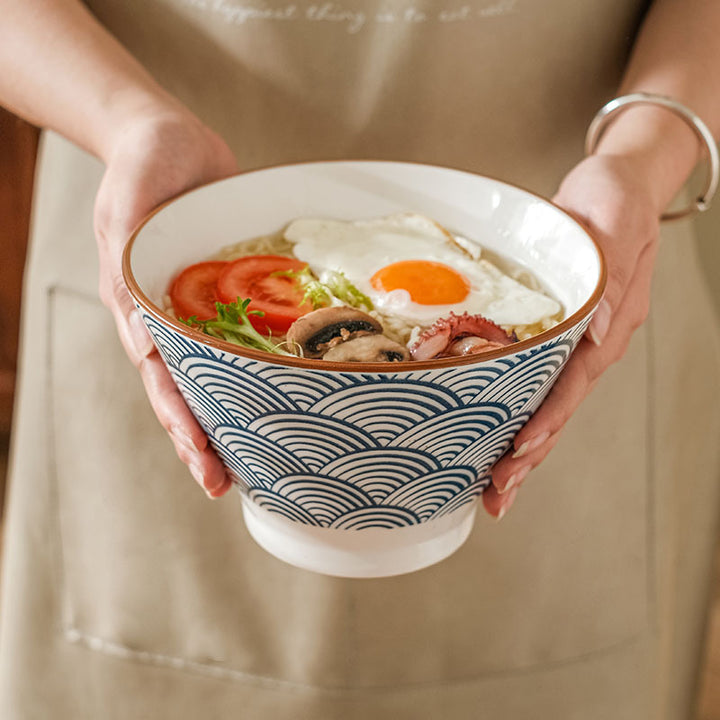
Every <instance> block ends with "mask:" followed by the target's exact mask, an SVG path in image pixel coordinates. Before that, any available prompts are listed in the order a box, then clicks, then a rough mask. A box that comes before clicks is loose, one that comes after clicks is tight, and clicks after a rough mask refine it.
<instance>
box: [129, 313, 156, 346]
mask: <svg viewBox="0 0 720 720" xmlns="http://www.w3.org/2000/svg"><path fill="white" fill-rule="evenodd" d="M128 324H129V325H130V336H131V337H132V341H133V344H134V345H135V350H136V351H137V353H138V355H140V356H141V357H146V356H147V355H149V354H150V352H151V351H152V348H153V341H152V338H151V337H150V334H149V333H148V331H147V328H146V327H145V323H144V322H143V321H142V318H141V317H140V313H139V312H138V311H137V310H133V311H132V312H131V313H130V317H129V318H128Z"/></svg>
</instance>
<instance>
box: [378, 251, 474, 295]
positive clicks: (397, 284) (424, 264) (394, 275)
mask: <svg viewBox="0 0 720 720" xmlns="http://www.w3.org/2000/svg"><path fill="white" fill-rule="evenodd" d="M370 284H371V285H372V286H373V287H374V288H375V289H376V290H383V291H385V292H391V291H392V290H398V289H402V290H407V292H408V293H410V297H411V298H412V301H413V302H416V303H418V304H419V305H451V304H453V303H458V302H461V301H463V300H464V299H465V298H466V297H467V296H468V293H469V292H470V283H469V282H468V280H467V279H466V278H465V277H464V276H462V275H461V274H460V273H459V272H457V271H456V270H453V269H452V268H451V267H449V266H448V265H443V264H442V263H439V262H431V261H429V260H402V261H400V262H396V263H392V264H391V265H386V266H385V267H384V268H380V270H378V271H377V272H376V273H375V274H374V275H373V276H372V277H371V278H370Z"/></svg>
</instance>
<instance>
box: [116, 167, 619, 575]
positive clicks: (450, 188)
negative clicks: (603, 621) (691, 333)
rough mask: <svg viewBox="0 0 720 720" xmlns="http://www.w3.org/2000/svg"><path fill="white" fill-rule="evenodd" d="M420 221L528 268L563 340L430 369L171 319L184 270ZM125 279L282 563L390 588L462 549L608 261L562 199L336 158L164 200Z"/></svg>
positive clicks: (471, 177)
mask: <svg viewBox="0 0 720 720" xmlns="http://www.w3.org/2000/svg"><path fill="white" fill-rule="evenodd" d="M396 212H417V213H421V214H423V215H427V216H429V217H432V218H434V219H435V220H437V221H438V222H440V223H441V224H443V225H444V226H445V227H447V228H449V229H451V230H452V231H454V232H456V233H459V234H460V235H463V236H464V237H466V238H469V239H471V240H474V241H477V242H478V243H480V244H481V245H482V246H485V247H487V248H489V249H490V250H492V251H494V252H497V253H500V254H501V255H504V256H505V257H507V258H510V259H511V260H513V261H515V262H518V263H520V264H522V265H524V266H526V267H527V268H529V269H530V270H531V271H532V272H533V273H534V274H535V275H536V276H537V277H538V278H540V279H541V281H542V283H544V284H545V286H546V287H547V289H548V290H549V292H550V293H551V294H552V295H553V296H555V298H556V299H558V300H559V301H560V302H561V303H562V304H563V306H564V308H565V319H564V320H563V321H562V322H561V323H560V324H559V325H557V326H556V327H554V328H553V329H552V330H550V331H547V332H544V333H542V334H540V335H537V336H535V337H533V338H532V339H529V340H524V341H521V342H518V343H516V344H513V345H511V346H508V347H506V348H504V349H502V350H498V351H493V352H490V353H486V354H482V355H475V356H465V357H462V358H454V359H439V360H430V361H427V362H403V363H391V364H389V363H386V364H379V363H374V364H370V363H368V364H362V365H359V364H341V363H329V362H326V361H321V360H306V359H302V358H285V357H282V356H275V355H269V354H264V353H261V352H258V351H254V350H250V349H243V348H240V347H238V346H235V345H231V344H228V343H225V342H223V341H220V340H215V339H213V338H211V337H209V336H206V335H203V334H201V333H200V332H198V331H195V330H193V329H191V328H189V327H187V326H185V325H183V324H182V323H180V322H178V321H176V320H175V319H173V318H172V317H170V316H168V315H167V314H166V313H164V312H163V310H162V307H163V296H164V295H165V293H166V291H167V287H168V284H169V282H170V280H171V278H173V277H174V276H175V274H176V273H177V272H178V271H179V270H180V269H182V268H183V267H185V266H187V265H189V264H191V263H194V262H198V261H200V260H203V259H205V258H207V257H209V256H211V255H213V254H214V253H215V252H216V251H218V250H219V249H220V248H221V247H223V246H226V245H229V244H233V243H237V242H238V241H240V240H243V239H249V238H253V237H256V236H259V235H265V234H268V233H270V232H274V231H276V230H279V229H280V228H282V226H283V225H284V224H285V223H287V222H288V221H290V220H292V219H294V218H298V217H302V216H321V217H332V218H336V219H348V220H355V219H361V218H376V217H381V216H384V215H389V214H392V213H396ZM123 270H124V275H125V280H126V282H127V285H128V287H129V289H130V292H131V294H132V296H133V298H134V300H135V302H136V304H137V306H138V308H139V309H140V312H141V315H142V317H143V319H144V321H145V323H146V325H147V327H148V329H149V331H150V333H151V335H152V337H153V339H154V341H155V343H156V345H157V347H158V350H159V351H160V354H161V355H162V357H163V359H164V361H165V363H166V364H167V367H168V369H169V371H170V373H171V375H172V376H173V378H174V380H175V382H176V383H177V386H178V387H179V389H180V391H181V392H182V395H183V397H184V398H185V400H186V401H187V403H188V405H189V406H190V408H191V410H192V411H193V413H194V414H195V416H196V417H197V419H198V420H199V421H200V423H201V425H202V426H203V428H204V429H205V431H206V432H207V434H208V436H209V438H210V442H211V443H212V445H213V447H214V448H215V450H216V451H217V452H218V454H219V455H220V457H221V458H222V459H223V460H224V462H225V463H226V465H227V467H228V468H229V469H230V470H231V472H232V474H233V476H234V477H235V478H236V481H237V487H238V488H239V490H240V491H241V493H242V503H243V513H244V518H245V522H246V525H247V528H248V530H249V531H250V534H251V535H252V536H253V538H254V539H255V540H256V541H257V542H258V543H259V544H260V545H261V546H262V547H264V548H265V549H266V550H268V551H269V552H270V553H272V554H273V555H275V556H277V557H279V558H281V559H282V560H285V561H287V562H289V563H292V564H294V565H297V566H299V567H303V568H306V569H309V570H313V571H316V572H321V573H327V574H331V575H340V576H346V577H380V576H386V575H394V574H399V573H404V572H410V571H413V570H417V569H419V568H422V567H425V566H427V565H430V564H432V563H435V562H437V561H439V560H441V559H443V558H445V557H447V556H448V555H449V554H451V553H452V552H454V551H455V550H456V549H457V548H458V547H459V546H460V545H461V544H462V543H463V542H464V541H465V539H466V538H467V536H468V534H469V533H470V530H471V528H472V525H473V521H474V516H475V511H476V506H477V500H478V497H479V495H480V494H481V493H482V492H483V490H484V489H485V488H486V487H487V486H488V484H489V483H490V476H489V470H490V468H491V467H492V465H493V464H494V463H495V462H496V461H497V459H498V458H499V457H500V456H501V455H502V454H503V453H504V452H505V451H506V450H507V449H508V448H509V447H510V445H511V443H512V441H513V438H514V437H515V435H516V434H517V432H518V431H519V430H520V428H521V427H522V426H523V425H524V423H525V422H527V420H528V418H529V417H530V416H531V415H532V413H533V412H534V411H535V409H536V408H537V407H538V406H539V405H540V403H541V402H542V400H543V398H544V397H545V396H546V394H547V393H548V391H549V390H550V388H551V386H552V384H553V382H554V381H555V380H556V378H557V376H558V373H559V372H560V371H561V369H562V367H563V365H564V364H565V363H566V361H567V360H568V358H569V356H570V354H571V353H572V352H573V349H574V348H575V346H576V345H577V343H578V342H579V340H580V338H581V337H582V335H583V333H584V331H585V329H586V327H587V324H588V323H589V321H590V318H591V315H592V313H593V311H594V309H595V307H596V305H597V303H598V301H599V299H600V296H601V294H602V291H603V287H604V279H605V270H604V264H603V260H602V257H601V253H600V251H599V249H598V247H597V246H596V244H595V242H594V241H593V239H592V238H591V237H590V235H589V234H588V233H587V231H586V230H585V229H584V228H583V227H582V226H581V225H580V224H578V223H577V222H576V221H575V220H573V219H572V218H571V217H570V216H569V215H567V214H566V213H565V212H563V211H561V210H560V209H559V208H557V207H555V206H554V205H552V204H551V203H550V202H548V201H546V200H544V199H542V198H540V197H538V196H536V195H533V194H531V193H529V192H526V191H524V190H521V189H519V188H517V187H514V186H511V185H508V184H506V183H503V182H499V181H497V180H493V179H490V178H487V177H482V176H479V175H475V174H471V173H468V172H462V171H458V170H453V169H448V168H443V167H436V166H428V165H419V164H413V163H397V162H374V161H348V162H345V161H337V162H318V163H305V164H297V165H289V166H281V167H273V168H268V169H263V170H257V171H253V172H248V173H245V174H241V175H237V176H235V177H232V178H229V179H227V180H223V181H220V182H216V183H213V184H211V185H208V186H205V187H202V188H199V189H197V190H194V191H192V192H189V193H187V194H185V195H182V196H181V197H179V198H177V199H175V200H173V201H171V202H170V203H168V204H166V205H164V206H163V207H162V208H160V209H159V210H158V211H156V212H155V213H154V214H153V215H151V216H150V217H149V218H148V219H147V220H146V221H145V222H144V223H143V224H142V225H141V226H140V228H139V229H138V230H137V231H136V232H135V234H134V235H133V237H132V238H131V240H130V242H129V243H128V245H127V248H126V251H125V255H124V259H123Z"/></svg>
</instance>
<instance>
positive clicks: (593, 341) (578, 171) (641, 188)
mask: <svg viewBox="0 0 720 720" xmlns="http://www.w3.org/2000/svg"><path fill="white" fill-rule="evenodd" d="M554 202H555V203H557V204H558V205H559V206H560V207H562V208H564V209H565V210H567V211H568V212H569V213H571V214H572V215H573V216H575V217H576V218H578V220H580V222H582V223H583V224H584V225H585V226H586V227H587V228H588V229H589V231H590V232H591V233H592V235H593V236H594V237H595V239H596V240H597V241H598V243H599V245H600V246H601V248H602V251H603V253H604V255H605V261H606V264H607V273H608V276H607V287H606V290H605V293H604V295H603V299H602V300H601V301H600V304H599V305H598V308H597V311H596V313H595V316H594V317H593V319H592V322H591V323H590V326H589V328H588V331H587V332H586V334H585V336H584V337H583V339H582V340H581V341H580V343H579V344H578V346H577V348H576V350H575V352H574V353H573V355H572V356H571V358H570V360H569V361H568V363H567V365H566V366H565V368H564V370H563V372H562V373H561V374H560V377H559V378H558V380H557V382H556V383H555V385H554V387H553V388H552V390H551V391H550V393H549V394H548V396H547V398H546V399H545V401H544V402H543V404H542V405H541V406H540V407H539V408H538V410H537V411H536V413H535V414H534V415H533V417H532V418H531V419H530V420H529V421H528V423H527V424H526V425H525V427H523V428H522V430H521V431H520V432H519V433H518V435H517V437H516V438H515V441H514V446H513V447H512V448H511V449H510V450H509V451H508V453H506V454H505V455H504V456H503V457H502V458H501V459H500V460H499V461H498V463H497V464H496V465H495V467H494V468H493V471H492V485H490V486H489V487H488V489H487V490H486V491H485V492H484V493H483V496H482V497H483V504H484V506H485V509H486V510H487V512H488V513H489V514H490V515H493V516H495V517H497V518H502V516H503V515H504V514H505V513H506V512H507V510H509V508H510V507H511V505H512V504H513V502H514V500H515V496H516V494H517V491H518V488H519V487H520V486H521V485H522V483H523V481H524V479H525V477H526V476H527V475H528V473H529V472H530V471H531V470H532V469H534V468H535V467H537V466H538V465H539V464H540V463H541V462H542V461H543V459H544V458H545V457H546V456H547V454H548V453H549V452H550V450H552V448H553V447H554V446H555V444H556V443H557V441H558V439H559V437H560V433H561V431H562V429H563V427H564V426H565V424H566V423H567V421H568V420H569V419H570V417H571V416H572V414H573V412H574V411H575V410H576V409H577V407H578V406H579V405H580V403H581V402H582V400H583V399H584V398H585V397H586V396H587V395H588V394H589V393H590V391H591V390H592V388H593V387H594V385H595V384H596V382H597V380H598V379H599V378H600V376H601V375H602V374H603V372H605V370H607V368H608V367H610V365H612V364H613V363H614V362H616V361H618V360H619V359H620V358H621V357H622V356H623V355H624V353H625V350H626V349H627V347H628V344H629V342H630V339H631V337H632V335H633V333H634V332H635V330H637V328H638V327H640V326H641V325H642V323H643V322H644V320H645V318H646V317H647V313H648V310H649V303H650V284H651V278H652V270H653V265H654V262H655V255H656V252H657V244H658V237H659V216H660V210H659V208H658V207H657V202H656V200H655V199H654V198H653V197H652V196H651V194H650V192H649V191H648V188H647V185H646V184H644V183H642V182H641V181H640V180H638V176H637V174H636V173H635V172H634V171H633V167H632V164H631V162H630V161H629V160H627V159H626V158H624V157H622V156H619V155H594V156H591V157H588V158H586V159H585V160H583V161H582V162H581V163H580V164H579V165H577V166H576V167H575V168H574V169H573V170H572V171H571V172H570V173H569V174H568V175H567V176H566V178H565V179H564V181H563V182H562V184H561V186H560V189H559V191H558V193H557V195H556V196H555V198H554Z"/></svg>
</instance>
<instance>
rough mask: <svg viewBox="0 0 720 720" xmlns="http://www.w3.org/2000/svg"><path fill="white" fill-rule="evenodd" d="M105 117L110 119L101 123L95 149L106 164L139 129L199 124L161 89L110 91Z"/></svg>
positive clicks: (107, 97) (104, 111) (105, 102)
mask: <svg viewBox="0 0 720 720" xmlns="http://www.w3.org/2000/svg"><path fill="white" fill-rule="evenodd" d="M103 115H104V116H105V117H106V119H107V120H106V122H104V123H101V124H100V125H101V131H99V132H98V136H97V139H96V141H95V144H96V147H95V148H94V150H95V153H96V154H97V156H98V157H99V158H100V159H101V160H103V162H105V164H107V163H108V162H109V160H110V159H111V158H112V157H113V156H114V155H115V154H116V152H117V151H118V148H120V147H121V146H122V144H123V141H124V139H125V138H126V137H128V135H132V134H135V131H136V129H137V128H141V127H144V128H148V129H150V128H153V127H160V126H162V125H168V124H171V123H172V124H181V123H188V122H190V123H193V122H194V123H197V122H199V121H198V120H197V119H196V118H195V116H194V115H192V113H190V111H189V110H188V109H187V108H185V106H184V105H182V104H181V103H180V102H179V101H178V100H176V99H175V98H174V97H173V96H172V95H170V94H169V93H166V92H165V91H164V90H162V89H161V88H144V87H130V88H122V89H117V90H114V91H110V92H109V93H108V95H107V96H106V98H105V99H104V100H103Z"/></svg>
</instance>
